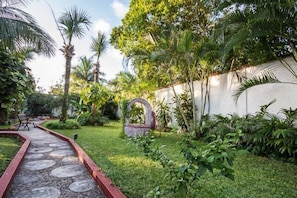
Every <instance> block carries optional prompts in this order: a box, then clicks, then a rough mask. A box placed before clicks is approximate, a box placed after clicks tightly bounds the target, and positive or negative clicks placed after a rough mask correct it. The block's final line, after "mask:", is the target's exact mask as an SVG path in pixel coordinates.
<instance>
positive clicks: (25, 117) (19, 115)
mask: <svg viewBox="0 0 297 198" xmlns="http://www.w3.org/2000/svg"><path fill="white" fill-rule="evenodd" d="M17 116H18V119H19V120H27V119H28V118H27V115H26V114H18V115H17Z"/></svg>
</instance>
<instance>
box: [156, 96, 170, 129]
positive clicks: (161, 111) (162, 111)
mask: <svg viewBox="0 0 297 198" xmlns="http://www.w3.org/2000/svg"><path fill="white" fill-rule="evenodd" d="M156 118H157V122H158V127H159V130H160V131H166V130H167V129H168V128H169V126H168V125H169V123H170V120H171V116H170V109H169V106H168V104H167V103H165V101H164V99H163V100H162V101H157V102H156Z"/></svg>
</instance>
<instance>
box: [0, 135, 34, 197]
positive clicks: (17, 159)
mask: <svg viewBox="0 0 297 198" xmlns="http://www.w3.org/2000/svg"><path fill="white" fill-rule="evenodd" d="M0 136H17V137H19V138H21V139H22V141H23V144H22V146H21V148H20V149H19V151H18V152H17V153H16V155H15V156H14V158H13V159H12V160H11V162H10V163H9V165H8V167H7V168H6V169H5V171H4V173H3V174H2V176H1V178H0V184H1V185H0V197H4V196H5V194H6V192H7V190H8V188H9V186H10V184H11V182H12V179H13V176H14V175H15V173H16V171H17V170H18V168H19V165H20V164H21V162H22V160H23V158H24V156H25V154H26V152H27V150H28V148H29V146H30V142H31V141H30V139H29V138H27V137H26V136H23V135H21V134H19V133H17V132H8V131H7V132H4V131H0Z"/></svg>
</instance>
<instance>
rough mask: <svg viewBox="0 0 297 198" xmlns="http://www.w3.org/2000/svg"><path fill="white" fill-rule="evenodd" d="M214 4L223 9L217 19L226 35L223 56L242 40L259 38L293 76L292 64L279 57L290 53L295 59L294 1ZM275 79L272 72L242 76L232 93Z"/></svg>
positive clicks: (247, 0)
mask: <svg viewBox="0 0 297 198" xmlns="http://www.w3.org/2000/svg"><path fill="white" fill-rule="evenodd" d="M218 8H219V11H223V12H224V13H225V15H224V17H222V18H221V20H220V25H221V30H223V31H224V33H225V34H226V33H227V35H230V36H228V37H226V38H225V40H226V44H225V47H224V57H226V56H228V54H229V53H230V52H231V51H232V50H233V49H234V48H235V47H236V46H238V45H240V44H241V43H242V42H246V41H254V42H255V41H256V42H262V43H263V45H264V46H265V47H266V48H268V50H269V51H270V53H271V54H272V55H273V57H274V58H276V59H278V60H279V61H280V62H281V63H282V65H283V66H284V67H285V68H286V69H287V70H288V71H289V72H290V73H291V74H292V75H293V76H294V77H295V78H297V74H296V72H295V71H294V69H292V66H291V65H289V64H288V63H287V62H286V61H284V60H283V59H282V58H283V57H284V56H288V55H290V56H293V58H294V59H295V61H297V39H296V38H297V12H296V9H297V2H296V1H292V0H282V1H270V0H262V1H259V0H228V1H222V3H221V5H220V6H219V7H218ZM261 51H262V50H261ZM261 51H260V50H259V51H258V54H261ZM279 82H280V81H279V80H278V79H276V77H275V76H274V75H273V74H272V73H270V72H266V73H263V75H262V77H254V78H252V79H248V80H245V81H244V83H243V84H242V86H241V87H240V88H239V89H238V91H237V93H236V94H235V97H236V98H238V97H239V96H240V94H241V93H242V92H244V91H245V90H247V89H248V88H250V87H252V86H256V85H259V84H266V83H279Z"/></svg>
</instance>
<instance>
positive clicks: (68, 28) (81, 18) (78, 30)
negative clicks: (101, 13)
mask: <svg viewBox="0 0 297 198" xmlns="http://www.w3.org/2000/svg"><path fill="white" fill-rule="evenodd" d="M58 23H59V24H60V26H59V29H60V30H61V32H63V34H64V35H65V36H66V37H67V38H68V45H70V44H71V42H72V38H73V37H74V36H75V37H77V38H82V37H83V36H84V35H85V28H86V29H89V27H90V25H91V21H90V17H89V15H88V14H87V12H85V11H84V10H79V9H78V8H77V7H72V8H70V9H68V10H66V12H65V13H64V14H62V16H61V17H60V18H59V19H58Z"/></svg>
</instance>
